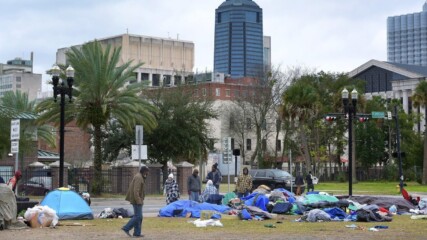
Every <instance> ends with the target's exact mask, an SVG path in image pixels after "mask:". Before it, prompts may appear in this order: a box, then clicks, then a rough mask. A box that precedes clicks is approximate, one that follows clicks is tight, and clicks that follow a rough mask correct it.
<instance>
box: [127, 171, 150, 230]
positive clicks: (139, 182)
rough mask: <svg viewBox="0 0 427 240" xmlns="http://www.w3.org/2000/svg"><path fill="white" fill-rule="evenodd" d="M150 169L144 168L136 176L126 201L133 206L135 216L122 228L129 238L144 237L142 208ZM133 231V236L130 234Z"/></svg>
mask: <svg viewBox="0 0 427 240" xmlns="http://www.w3.org/2000/svg"><path fill="white" fill-rule="evenodd" d="M148 172H149V170H148V167H147V166H142V167H141V169H140V170H139V172H138V173H137V174H135V175H134V177H133V179H132V182H131V183H130V185H129V189H128V191H127V194H126V201H129V202H130V203H131V204H132V207H133V212H134V215H133V216H132V218H131V219H130V220H129V221H128V223H127V224H126V225H125V226H123V227H122V230H123V231H124V232H125V233H126V235H128V236H129V237H144V235H143V234H142V233H141V228H142V219H143V217H142V206H143V205H144V198H145V193H144V190H145V181H146V178H147V176H148ZM132 228H133V229H134V230H133V236H132V235H131V234H130V233H129V231H130V230H131V229H132Z"/></svg>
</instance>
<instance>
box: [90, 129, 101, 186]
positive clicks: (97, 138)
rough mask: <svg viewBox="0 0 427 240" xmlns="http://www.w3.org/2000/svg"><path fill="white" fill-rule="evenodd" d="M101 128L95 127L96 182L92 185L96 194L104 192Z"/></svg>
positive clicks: (94, 164)
mask: <svg viewBox="0 0 427 240" xmlns="http://www.w3.org/2000/svg"><path fill="white" fill-rule="evenodd" d="M101 134H102V131H101V126H99V125H97V126H94V147H95V156H94V163H93V167H94V170H95V176H94V181H93V183H92V192H93V193H94V194H100V193H101V191H102V186H103V182H102V152H101Z"/></svg>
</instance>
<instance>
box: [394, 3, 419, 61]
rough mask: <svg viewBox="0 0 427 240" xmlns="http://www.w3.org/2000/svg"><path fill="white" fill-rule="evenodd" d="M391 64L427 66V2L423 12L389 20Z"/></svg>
mask: <svg viewBox="0 0 427 240" xmlns="http://www.w3.org/2000/svg"><path fill="white" fill-rule="evenodd" d="M387 56H388V57H387V59H388V61H389V62H395V63H404V64H410V65H420V66H427V2H426V3H424V6H423V11H422V12H417V13H411V14H406V15H400V16H394V17H388V19H387Z"/></svg>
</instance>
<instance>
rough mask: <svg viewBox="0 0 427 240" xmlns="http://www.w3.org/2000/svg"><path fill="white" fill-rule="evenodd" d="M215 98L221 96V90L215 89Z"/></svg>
mask: <svg viewBox="0 0 427 240" xmlns="http://www.w3.org/2000/svg"><path fill="white" fill-rule="evenodd" d="M215 96H217V97H220V96H221V89H220V88H215Z"/></svg>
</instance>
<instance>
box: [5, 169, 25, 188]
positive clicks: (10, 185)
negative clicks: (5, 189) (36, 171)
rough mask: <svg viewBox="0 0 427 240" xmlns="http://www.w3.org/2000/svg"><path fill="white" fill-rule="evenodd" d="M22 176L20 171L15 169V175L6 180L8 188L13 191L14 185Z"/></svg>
mask: <svg viewBox="0 0 427 240" xmlns="http://www.w3.org/2000/svg"><path fill="white" fill-rule="evenodd" d="M21 178H22V173H21V171H19V170H18V171H16V172H15V176H13V177H12V178H11V179H9V181H8V182H7V186H9V188H10V189H12V191H13V192H15V190H16V185H17V184H18V182H19V180H21Z"/></svg>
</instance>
